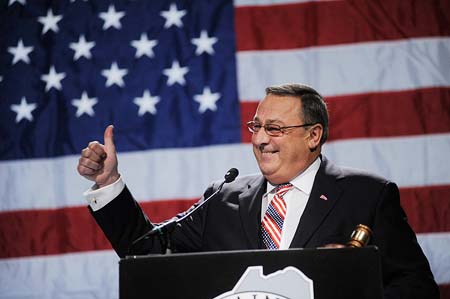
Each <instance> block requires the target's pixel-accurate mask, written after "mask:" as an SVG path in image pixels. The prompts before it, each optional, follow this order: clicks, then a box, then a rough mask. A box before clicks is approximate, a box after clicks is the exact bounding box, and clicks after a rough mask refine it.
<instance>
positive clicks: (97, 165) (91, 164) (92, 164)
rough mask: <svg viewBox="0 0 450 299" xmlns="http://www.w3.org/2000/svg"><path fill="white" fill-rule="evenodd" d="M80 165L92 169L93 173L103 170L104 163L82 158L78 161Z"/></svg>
mask: <svg viewBox="0 0 450 299" xmlns="http://www.w3.org/2000/svg"><path fill="white" fill-rule="evenodd" d="M78 165H81V166H84V167H86V168H89V169H92V170H93V171H98V170H100V169H102V168H103V161H102V160H100V161H94V160H92V159H90V158H85V157H81V158H80V159H79V160H78Z"/></svg>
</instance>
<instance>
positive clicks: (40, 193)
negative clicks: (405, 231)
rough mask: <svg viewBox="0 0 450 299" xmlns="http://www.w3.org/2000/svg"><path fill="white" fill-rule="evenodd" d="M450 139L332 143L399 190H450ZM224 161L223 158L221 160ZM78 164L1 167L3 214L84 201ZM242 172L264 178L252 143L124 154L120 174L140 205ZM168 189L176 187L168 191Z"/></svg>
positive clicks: (337, 153)
mask: <svg viewBox="0 0 450 299" xmlns="http://www.w3.org/2000/svg"><path fill="white" fill-rule="evenodd" d="M449 152H450V134H436V135H420V136H413V137H396V138H380V139H375V138H373V139H350V140H343V141H336V142H330V143H328V144H325V146H324V154H325V155H326V156H327V157H328V158H329V159H330V160H331V161H333V162H334V163H336V164H338V165H345V166H350V167H356V168H361V169H365V170H367V171H370V172H373V173H376V174H379V175H381V176H384V177H386V178H387V179H390V180H393V181H395V182H396V183H397V184H398V185H399V186H400V187H407V186H427V185H449V184H450V159H448V158H447V156H446V155H445V154H444V153H449ZM218 157H219V158H218ZM77 161H78V157H66V158H59V159H42V160H27V161H14V162H11V161H7V162H1V163H0V198H1V201H0V210H20V209H33V208H58V207H66V206H79V205H83V204H84V203H85V202H84V200H83V198H82V195H81V194H82V192H83V191H84V190H86V189H87V188H88V187H89V186H90V182H88V181H86V180H85V179H84V178H82V177H80V176H79V175H78V174H77V172H76V165H77ZM231 167H236V168H238V169H239V170H240V173H241V175H244V174H250V173H255V172H258V167H257V164H256V162H255V159H254V157H253V153H252V149H251V145H250V144H235V145H224V146H212V147H204V148H191V149H184V150H181V149H175V150H157V151H147V152H132V153H122V154H120V155H119V168H120V171H121V173H122V175H123V177H124V179H125V181H126V183H127V184H128V186H129V187H130V189H131V190H132V192H133V194H134V196H135V197H136V198H137V199H138V200H152V199H180V198H198V197H199V196H201V194H202V193H203V191H204V190H205V189H206V187H207V185H208V184H209V183H210V182H211V181H213V180H218V179H221V178H223V175H224V174H225V172H226V171H227V170H228V169H229V168H231ZM164 186H166V187H167V186H170V188H165V187H164Z"/></svg>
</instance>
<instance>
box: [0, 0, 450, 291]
mask: <svg viewBox="0 0 450 299" xmlns="http://www.w3.org/2000/svg"><path fill="white" fill-rule="evenodd" d="M286 82H300V83H306V84H309V85H311V86H313V87H315V88H316V89H317V90H319V92H321V93H322V94H323V95H324V96H325V98H326V101H327V104H328V107H329V111H330V126H331V130H330V141H329V142H328V143H327V144H326V145H325V147H324V154H325V155H326V156H327V157H328V158H329V159H330V160H332V161H334V162H335V163H336V164H339V165H346V166H351V167H357V168H363V169H366V170H368V171H371V172H374V173H377V174H379V175H382V176H384V177H386V178H388V179H390V180H393V181H395V182H396V183H397V184H398V185H399V187H400V191H401V197H402V199H401V200H402V204H403V207H404V209H405V211H406V213H407V215H408V218H409V221H410V224H411V226H412V227H413V228H414V230H415V231H416V233H417V234H418V239H419V242H420V243H421V245H422V248H423V249H424V251H425V254H426V255H427V257H428V259H429V261H430V264H431V266H432V270H433V273H434V275H435V278H436V280H437V282H438V283H439V285H440V287H441V298H450V1H449V0H436V1H423V0H386V1H382V0H355V1H304V0H297V1H295V0H236V1H234V2H233V1H227V0H210V1H207V0H203V1H200V0H193V1H183V0H170V1H163V0H157V1H156V0H151V1H150V0H148V1H144V0H134V1H132V0H115V1H107V0H91V1H86V0H84V1H83V0H60V1H56V0H55V1H50V0H0V113H1V114H0V298H117V297H118V257H117V256H116V255H115V253H114V252H113V251H112V250H111V247H110V245H109V244H108V242H107V240H106V239H105V237H104V236H103V234H102V233H101V231H100V230H99V229H98V227H97V226H96V224H95V223H94V220H93V219H92V218H91V216H90V214H89V212H88V210H87V208H86V203H85V202H84V201H83V197H82V193H83V192H84V191H85V190H86V189H87V188H89V186H90V184H91V183H90V182H88V181H86V180H85V179H83V178H82V177H80V176H79V175H78V174H77V172H76V165H77V162H78V156H79V153H80V151H81V150H82V148H84V147H85V146H86V145H87V143H88V142H89V141H92V140H99V141H100V142H103V131H104V129H105V127H106V126H107V125H108V124H114V126H115V141H116V146H117V149H118V151H119V170H120V172H121V174H122V176H123V178H124V180H125V182H126V183H127V185H128V186H129V187H130V189H131V190H132V192H133V194H134V196H135V197H136V199H138V200H139V201H140V202H141V204H142V206H143V208H144V209H145V211H146V212H147V213H148V214H149V215H150V218H151V219H152V220H153V221H160V220H163V219H166V218H168V217H170V216H172V215H174V214H175V213H177V212H178V211H181V210H184V209H186V208H188V207H189V206H190V205H191V204H192V203H193V202H195V201H196V200H197V199H198V198H199V197H200V196H201V194H202V193H203V191H204V189H205V188H206V186H207V185H208V183H209V182H210V181H212V180H216V179H220V178H222V177H223V174H224V173H225V172H226V171H227V170H228V169H229V168H230V167H237V168H238V169H239V170H240V172H241V173H242V174H248V173H253V172H257V171H258V168H257V165H256V162H255V160H254V158H253V154H252V151H251V146H250V134H249V133H248V132H247V131H246V128H245V125H244V124H245V122H246V121H247V120H250V119H251V118H252V117H253V114H254V112H255V109H256V106H257V103H258V100H260V99H261V98H262V97H264V88H265V87H266V86H269V85H274V84H281V83H286ZM217 157H219V158H217Z"/></svg>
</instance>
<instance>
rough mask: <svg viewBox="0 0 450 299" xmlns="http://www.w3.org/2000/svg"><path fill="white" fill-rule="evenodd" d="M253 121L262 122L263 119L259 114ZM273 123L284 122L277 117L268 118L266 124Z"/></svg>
mask: <svg viewBox="0 0 450 299" xmlns="http://www.w3.org/2000/svg"><path fill="white" fill-rule="evenodd" d="M253 121H257V122H261V120H260V119H259V117H257V116H255V117H254V118H253ZM273 123H282V121H281V120H277V119H268V120H266V124H273Z"/></svg>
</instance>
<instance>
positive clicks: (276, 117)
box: [253, 94, 301, 123]
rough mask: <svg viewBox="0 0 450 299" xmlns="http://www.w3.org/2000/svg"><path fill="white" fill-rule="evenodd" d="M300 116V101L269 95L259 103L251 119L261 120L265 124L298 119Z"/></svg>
mask: <svg viewBox="0 0 450 299" xmlns="http://www.w3.org/2000/svg"><path fill="white" fill-rule="evenodd" d="M300 114H301V100H300V99H298V98H295V97H292V96H278V95H271V94H269V95H267V96H266V97H265V98H264V99H263V100H262V101H261V102H260V103H259V105H258V107H257V108H256V111H255V115H254V117H253V119H254V120H258V121H259V120H261V119H263V120H264V121H265V122H266V123H273V122H283V121H284V120H286V119H287V118H293V117H295V118H298V117H300Z"/></svg>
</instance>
